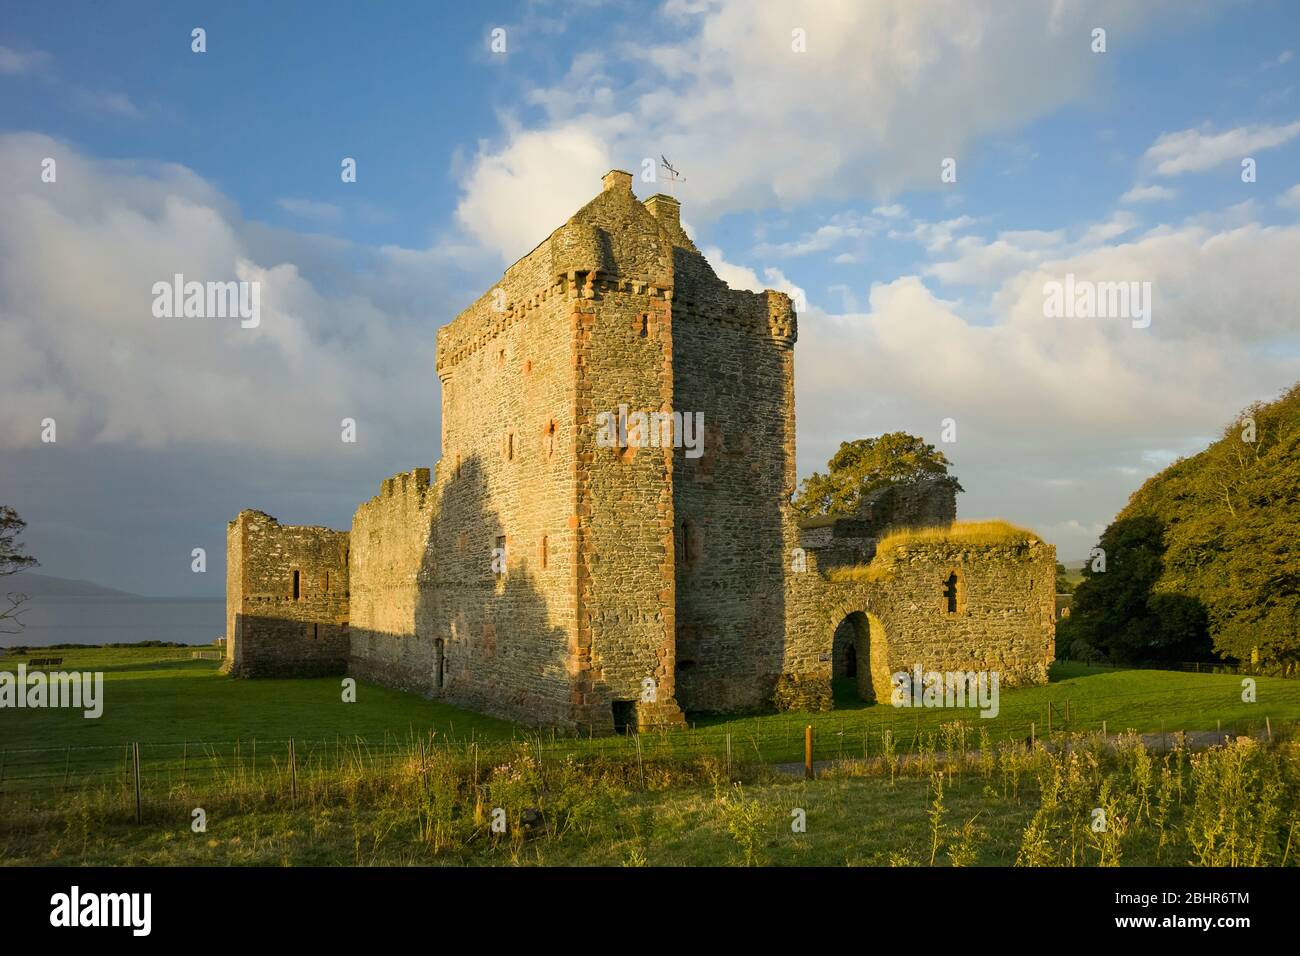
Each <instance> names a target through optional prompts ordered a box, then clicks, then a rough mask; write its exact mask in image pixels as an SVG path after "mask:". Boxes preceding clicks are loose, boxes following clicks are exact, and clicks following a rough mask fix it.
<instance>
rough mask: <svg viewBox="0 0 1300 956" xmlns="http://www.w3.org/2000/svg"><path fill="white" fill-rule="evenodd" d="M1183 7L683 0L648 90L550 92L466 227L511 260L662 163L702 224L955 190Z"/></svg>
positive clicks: (562, 87) (593, 71)
mask: <svg viewBox="0 0 1300 956" xmlns="http://www.w3.org/2000/svg"><path fill="white" fill-rule="evenodd" d="M1176 7H1177V4H1176V3H1174V2H1173V0H1160V2H1152V3H1144V4H1132V3H1129V2H1127V0H1100V2H1098V3H1094V4H1091V5H1090V6H1089V7H1088V8H1084V7H1083V6H1082V5H1080V4H1074V3H1055V4H1051V5H1048V4H1034V3H1026V4H1016V5H1011V6H1007V5H997V6H996V8H994V7H993V6H982V5H977V4H962V3H953V2H949V0H880V2H875V3H857V2H803V3H782V4H753V3H748V2H741V0H715V2H711V3H698V4H695V3H691V4H686V3H676V4H673V5H671V6H670V8H668V9H666V10H665V13H667V14H668V15H669V16H670V17H671V18H672V19H673V20H674V21H675V23H674V26H675V30H674V31H673V32H674V34H676V35H682V34H684V39H678V38H677V36H675V37H674V40H675V42H674V43H673V44H671V45H668V44H656V43H654V42H646V43H641V44H627V45H625V46H623V47H621V48H620V49H619V53H620V55H621V57H622V58H623V59H625V60H632V61H635V63H636V64H638V65H639V66H641V67H644V68H645V69H640V70H636V71H634V72H635V73H636V78H635V79H633V80H630V81H627V82H624V83H623V84H622V85H620V86H619V87H618V88H616V89H614V90H613V91H612V94H609V93H607V92H606V91H609V89H610V85H609V84H608V83H606V82H605V81H604V79H605V78H604V76H603V74H602V72H601V70H600V68H599V67H598V65H597V64H596V62H595V61H591V60H588V61H584V66H583V68H582V69H581V70H578V71H576V72H575V73H572V74H571V75H569V76H567V77H566V78H565V79H564V80H562V81H560V82H559V83H557V84H556V85H555V86H554V87H551V88H547V89H544V90H541V91H538V92H537V94H536V95H535V96H534V97H533V99H534V102H537V103H540V104H542V105H543V106H544V107H545V109H546V110H547V116H546V119H545V120H544V121H543V122H541V123H540V124H533V125H532V126H525V125H519V124H514V125H511V126H509V127H508V128H507V130H506V131H505V135H504V138H503V141H501V142H498V143H484V144H482V145H481V146H480V149H479V151H478V153H477V155H476V156H475V157H474V158H473V160H472V161H471V168H470V171H469V173H468V174H467V175H466V177H465V178H464V182H463V188H464V190H465V196H464V199H463V201H462V203H461V206H460V209H459V211H458V212H459V216H460V218H461V221H462V222H463V223H464V224H465V226H466V227H467V228H468V229H469V231H470V232H471V233H472V234H473V235H475V236H477V237H479V238H480V239H481V240H482V241H483V242H485V243H488V244H491V245H493V246H494V248H497V249H498V250H500V252H501V254H502V255H503V256H504V257H505V258H507V259H510V258H513V257H514V256H517V255H518V254H520V253H521V252H526V251H527V249H528V248H530V245H529V243H530V242H532V243H535V242H537V241H538V240H540V239H541V238H543V237H544V236H545V235H546V233H547V231H548V230H550V229H552V228H554V226H555V225H556V223H557V222H558V221H560V220H562V218H563V217H564V216H566V215H569V214H570V213H571V212H572V210H573V209H574V208H575V207H576V205H577V204H578V203H580V202H582V201H584V200H586V199H588V198H590V196H591V195H592V194H593V193H594V188H593V184H594V183H595V182H596V180H595V177H598V176H599V175H600V174H601V173H603V172H604V171H605V169H606V168H608V167H609V166H611V165H613V166H621V167H624V168H628V169H633V170H634V171H635V169H637V168H638V164H639V163H640V161H641V159H642V158H643V157H658V156H659V155H660V154H661V153H662V154H665V155H667V156H669V157H670V158H671V159H672V160H673V161H674V163H675V164H677V165H678V166H679V168H681V169H682V171H683V173H684V174H685V175H686V177H687V184H686V185H685V187H683V189H682V197H683V201H684V204H685V206H686V208H687V209H688V210H690V213H691V214H692V215H693V216H695V217H697V218H699V219H711V218H714V217H716V216H718V215H721V214H723V213H726V212H730V211H737V210H751V209H756V208H765V207H769V206H782V207H788V206H791V205H794V204H798V203H800V202H804V201H806V200H810V199H813V198H817V199H819V200H825V199H834V198H848V197H860V196H862V195H864V194H865V195H875V196H878V197H880V198H882V199H883V198H885V197H888V196H891V195H896V194H897V193H898V192H900V191H901V190H903V189H905V188H911V187H920V188H937V187H938V186H939V165H940V161H941V160H942V159H943V158H945V157H954V158H957V159H958V161H959V164H960V162H961V160H962V158H963V157H965V156H966V155H967V154H968V147H970V146H971V145H972V144H973V143H974V142H975V141H976V140H977V139H978V138H979V137H981V136H984V135H986V134H988V133H990V132H999V133H1001V132H1004V131H1006V130H1008V129H1012V128H1015V127H1017V126H1019V125H1022V124H1024V123H1026V122H1028V121H1030V120H1032V119H1034V118H1036V117H1039V116H1042V115H1045V114H1047V113H1049V112H1050V111H1052V110H1053V109H1055V108H1056V107H1058V106H1060V105H1061V104H1063V103H1066V102H1070V101H1074V100H1077V99H1079V98H1081V97H1083V96H1084V95H1085V94H1086V93H1087V92H1088V91H1089V90H1090V88H1091V87H1092V85H1093V82H1094V78H1095V77H1096V76H1097V75H1098V72H1099V71H1100V70H1101V69H1103V64H1102V61H1103V60H1104V59H1105V58H1104V57H1097V56H1095V55H1094V54H1092V53H1091V52H1090V51H1089V49H1088V44H1087V42H1086V38H1087V37H1088V35H1089V31H1090V30H1091V28H1092V26H1093V25H1094V23H1095V22H1106V23H1107V24H1108V26H1109V27H1110V29H1111V30H1112V31H1125V32H1126V33H1128V34H1130V35H1131V34H1132V33H1133V32H1135V31H1137V30H1140V29H1142V28H1143V27H1145V26H1146V25H1147V24H1149V23H1152V22H1160V19H1161V17H1162V15H1163V14H1164V13H1165V12H1166V11H1168V10H1171V9H1175V8H1176ZM791 24H798V25H799V26H801V27H802V28H803V29H805V30H806V32H807V39H808V47H807V52H806V53H794V52H792V51H791V48H790V31H791ZM1081 37H1082V38H1084V40H1081V39H1080V38H1081ZM604 42H605V40H604V38H603V37H601V36H599V35H597V36H595V37H594V38H593V40H592V45H593V46H594V45H596V44H598V43H604ZM580 53H581V51H580ZM1025 76H1034V77H1035V82H1033V83H1031V84H1026V83H1025V82H1024V77H1025ZM597 78H599V81H597ZM813 144H815V147H814V145H813ZM882 208H889V207H882ZM882 215H883V213H882Z"/></svg>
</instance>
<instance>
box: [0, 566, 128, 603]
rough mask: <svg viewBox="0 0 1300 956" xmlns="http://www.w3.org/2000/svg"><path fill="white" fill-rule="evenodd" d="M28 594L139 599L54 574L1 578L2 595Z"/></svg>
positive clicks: (14, 575) (19, 573) (27, 572)
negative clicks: (57, 576)
mask: <svg viewBox="0 0 1300 956" xmlns="http://www.w3.org/2000/svg"><path fill="white" fill-rule="evenodd" d="M10 593H18V594H26V595H27V596H28V597H139V596H140V595H138V594H132V593H130V592H129V591H119V590H117V589H116V588H106V587H104V586H103V585H102V584H95V583H94V582H93V581H81V580H78V579H74V578H56V577H55V576H54V575H52V574H36V573H35V572H33V571H19V572H18V573H17V574H11V575H9V576H8V577H3V578H0V594H10Z"/></svg>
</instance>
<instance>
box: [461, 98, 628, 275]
mask: <svg viewBox="0 0 1300 956" xmlns="http://www.w3.org/2000/svg"><path fill="white" fill-rule="evenodd" d="M609 157H610V153H609V149H608V147H607V146H606V145H605V143H604V142H603V141H602V140H601V139H600V138H599V137H598V136H597V135H596V134H595V133H593V132H592V131H590V130H588V129H584V128H583V127H582V125H581V124H577V123H575V124H572V125H568V126H562V127H558V128H555V129H547V130H540V131H523V130H520V131H518V132H516V133H515V134H514V135H513V136H512V137H511V140H510V143H509V145H508V146H507V147H506V149H504V150H502V151H501V152H497V153H486V152H485V153H480V155H479V157H478V159H477V160H476V161H475V163H474V165H473V168H472V169H471V170H470V171H469V173H468V175H467V176H466V178H465V181H464V183H463V187H464V190H465V195H464V198H462V200H461V202H460V205H459V206H458V207H457V209H456V217H457V219H458V220H459V221H460V223H461V225H462V226H464V227H465V229H466V230H467V231H468V232H469V233H470V234H471V235H473V236H475V237H476V238H477V239H478V240H479V241H480V242H482V243H483V244H484V245H486V246H488V247H489V248H492V249H494V250H496V251H498V252H499V254H500V255H501V258H502V259H503V260H504V261H506V262H513V261H514V260H516V259H518V258H519V257H520V256H523V255H526V254H527V253H528V252H529V251H530V250H531V249H533V248H534V247H535V246H536V245H537V244H538V243H539V242H541V241H542V240H543V239H545V238H546V237H547V236H548V235H550V233H551V230H553V229H555V228H556V227H557V226H559V225H560V224H561V223H563V222H565V221H566V220H567V219H568V218H569V217H570V216H572V215H573V214H574V212H575V211H577V210H578V209H579V208H580V207H581V206H582V205H583V204H584V203H586V202H587V201H588V200H589V199H591V198H592V197H593V196H595V195H596V193H597V192H598V191H599V190H600V177H601V176H603V175H604V174H605V173H606V172H608V171H609V170H610V168H611V167H612V166H613V165H614V164H613V163H612V162H611V160H610V158H609ZM624 165H625V166H626V165H627V163H626V162H625V163H624ZM638 169H639V167H638Z"/></svg>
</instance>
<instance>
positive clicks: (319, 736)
mask: <svg viewBox="0 0 1300 956" xmlns="http://www.w3.org/2000/svg"><path fill="white" fill-rule="evenodd" d="M60 653H61V655H62V656H63V664H62V665H61V666H60V668H59V669H61V670H65V671H68V670H88V671H102V672H103V673H104V696H105V704H104V712H103V715H102V716H101V717H100V718H98V719H95V720H87V719H85V718H84V717H83V716H82V714H81V712H80V711H74V710H67V709H38V710H8V709H6V710H0V747H3V748H4V749H5V750H8V751H11V752H12V751H16V750H27V749H44V748H68V747H72V748H79V747H92V746H96V745H103V746H113V747H118V746H121V745H124V744H127V743H130V742H141V743H146V744H163V743H177V744H178V743H181V742H185V741H188V742H191V743H196V744H197V743H204V742H207V743H214V742H230V741H236V740H238V741H251V740H254V739H265V740H285V739H287V738H289V737H296V738H298V739H300V740H327V739H333V738H336V737H344V738H358V737H359V738H361V739H362V740H364V741H367V742H369V743H372V744H373V743H380V742H382V741H384V740H385V739H407V738H409V737H411V736H412V735H413V734H414V735H419V736H426V735H427V734H428V733H429V732H430V731H433V732H434V733H435V735H436V736H437V737H439V738H442V739H449V740H457V741H468V740H470V739H474V740H480V741H492V740H510V739H512V738H518V737H520V736H523V735H526V734H527V733H528V732H527V731H526V730H525V729H524V728H522V727H520V726H519V725H516V724H512V723H509V722H507V721H503V720H497V719H494V718H491V717H486V716H483V715H480V714H475V713H471V712H469V711H465V710H460V709H458V708H455V707H451V706H448V705H446V704H443V703H441V702H439V701H434V700H425V699H423V698H421V697H418V696H416V695H413V694H406V693H402V692H399V691H394V690H389V689H387V688H383V687H379V686H375V685H370V684H364V683H363V684H361V685H360V686H359V688H358V692H357V700H356V702H355V703H344V702H343V700H342V695H341V688H340V681H339V679H338V678H316V679H301V680H240V679H235V678H230V677H226V676H223V675H221V674H219V673H218V664H217V662H215V661H199V660H190V659H188V658H178V657H177V656H175V655H176V653H177V652H176V651H173V650H169V649H157V648H148V649H136V648H119V649H88V650H70V651H62V652H60ZM181 653H184V652H183V651H182V652H181ZM168 655H172V656H170V657H169V656H168ZM15 666H16V661H15V660H14V659H13V658H5V657H0V670H4V669H7V670H11V671H12V670H13V669H14V667H15ZM1254 680H1255V681H1256V688H1257V690H1256V702H1255V703H1246V702H1243V701H1242V678H1241V677H1238V676H1235V675H1231V674H1196V673H1185V672H1176V671H1155V670H1124V671H1115V670H1111V669H1106V668H1094V667H1088V666H1086V665H1081V664H1074V663H1068V662H1067V663H1059V664H1056V665H1054V666H1053V668H1052V681H1051V683H1049V684H1047V685H1044V686H1041V687H1030V688H1023V689H1018V690H1003V691H1002V693H1001V695H1000V708H999V713H998V715H997V716H996V717H994V718H991V719H981V718H978V717H977V716H976V713H977V712H976V711H973V710H965V711H954V710H952V709H943V708H934V709H919V710H913V709H908V708H895V707H890V706H884V705H880V704H867V703H864V702H862V701H860V700H856V699H855V698H854V696H853V693H852V689H851V687H849V686H847V685H846V684H844V683H843V682H837V686H836V709H835V710H833V711H829V712H824V713H811V714H804V713H796V714H788V713H786V714H759V715H753V716H697V717H693V719H692V724H693V727H694V733H695V734H697V735H704V736H708V737H709V738H710V739H714V738H717V737H720V736H722V735H725V734H728V733H729V734H731V735H732V737H733V738H734V739H735V741H736V745H737V746H740V745H742V743H743V742H745V741H756V742H757V746H758V747H759V748H760V749H762V748H765V747H766V748H768V749H769V750H770V749H772V748H774V747H775V748H777V749H780V750H781V751H782V754H775V753H773V754H772V756H773V757H774V758H776V757H781V756H784V751H785V749H786V748H785V747H784V745H783V744H782V741H784V740H788V741H790V742H793V744H794V745H795V750H796V754H795V755H796V756H797V755H798V752H800V751H801V749H802V740H803V728H804V726H805V725H806V724H809V723H811V724H812V725H813V727H814V731H815V734H816V738H817V741H818V746H819V748H826V749H825V750H822V751H821V752H820V753H819V756H822V755H825V756H837V755H839V753H840V752H841V751H843V753H844V754H845V755H848V756H852V755H854V754H859V755H860V752H861V751H862V749H863V746H864V738H865V746H866V747H868V748H870V747H871V746H872V740H873V739H875V738H878V737H879V735H880V733H881V732H882V731H883V730H885V729H887V728H888V729H891V730H893V732H894V736H895V737H899V738H902V737H906V736H910V735H913V734H915V733H917V732H918V731H926V730H929V731H935V730H937V729H938V728H939V727H940V726H941V725H942V724H944V723H947V722H949V721H951V720H953V719H955V718H958V717H960V718H962V719H969V720H972V721H973V722H974V723H976V724H979V725H980V726H984V727H986V728H987V729H988V731H989V733H990V735H991V736H992V738H993V739H994V740H1003V739H1024V738H1025V737H1027V736H1029V733H1030V726H1031V724H1032V725H1033V728H1034V732H1035V733H1036V734H1038V735H1042V734H1045V733H1047V731H1048V725H1049V720H1050V722H1051V728H1052V729H1053V730H1059V729H1063V727H1064V729H1070V730H1088V731H1093V730H1100V729H1102V725H1103V722H1104V723H1105V726H1106V728H1107V729H1108V730H1109V731H1110V732H1112V733H1116V732H1120V731H1124V730H1136V731H1139V732H1149V733H1156V732H1171V733H1172V732H1174V731H1178V730H1214V729H1216V728H1222V729H1224V730H1233V731H1237V732H1242V733H1247V732H1251V731H1253V730H1256V729H1259V728H1262V727H1263V726H1264V722H1265V718H1266V717H1267V718H1269V719H1270V720H1271V721H1272V722H1274V723H1289V722H1292V721H1295V720H1297V719H1300V681H1289V680H1284V679H1281V678H1270V677H1258V678H1254ZM1049 705H1050V716H1049ZM1067 707H1068V715H1069V720H1068V723H1067V722H1066V713H1067ZM673 736H676V737H690V736H691V734H689V733H688V734H679V735H673Z"/></svg>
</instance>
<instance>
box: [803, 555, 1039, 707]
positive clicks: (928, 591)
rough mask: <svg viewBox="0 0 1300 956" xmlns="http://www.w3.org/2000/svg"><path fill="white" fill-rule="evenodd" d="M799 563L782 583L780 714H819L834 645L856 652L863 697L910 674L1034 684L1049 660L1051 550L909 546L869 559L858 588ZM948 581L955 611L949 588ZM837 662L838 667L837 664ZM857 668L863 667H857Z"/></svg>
mask: <svg viewBox="0 0 1300 956" xmlns="http://www.w3.org/2000/svg"><path fill="white" fill-rule="evenodd" d="M822 557H823V554H822V553H820V552H817V551H810V552H809V553H808V571H807V572H805V573H803V574H792V575H791V576H790V595H791V614H790V615H789V617H788V618H787V638H786V639H787V660H788V661H789V662H790V667H789V669H790V671H791V674H790V677H789V679H788V680H787V681H786V683H785V685H784V686H783V688H782V694H781V695H779V696H778V704H779V705H783V706H788V707H805V708H810V709H827V708H829V706H830V685H829V682H830V679H831V675H832V670H833V667H834V666H835V658H836V652H837V651H840V652H841V653H842V648H841V647H837V644H839V642H837V641H836V638H835V635H836V632H837V631H839V632H840V635H841V638H843V637H844V636H845V635H846V633H849V634H850V639H851V640H852V639H853V638H854V637H857V638H859V639H865V640H864V642H863V643H860V644H858V646H857V647H856V653H855V656H856V659H857V661H858V669H859V674H862V675H863V676H864V681H861V682H860V683H859V687H860V689H861V691H862V692H863V695H864V696H866V697H867V698H868V699H871V698H872V695H873V694H874V696H875V698H876V699H879V696H880V694H881V693H882V692H887V690H888V686H889V685H888V678H889V675H890V674H893V673H895V672H898V671H906V670H910V669H911V668H912V667H914V666H915V665H917V664H920V665H922V667H923V668H924V669H925V670H937V671H970V670H975V671H997V672H998V674H999V681H1000V684H1001V686H1002V687H1017V686H1024V685H1028V684H1037V683H1043V682H1045V681H1046V680H1047V671H1048V667H1049V666H1050V664H1051V662H1052V660H1053V657H1054V634H1055V620H1054V618H1055V614H1054V606H1055V590H1056V587H1055V581H1056V549H1055V548H1053V547H1052V546H1051V545H1048V544H1045V543H1044V542H1042V541H1039V540H1038V539H1036V538H1033V539H1029V540H1026V541H1024V542H1022V543H1016V544H996V545H993V544H989V545H974V544H969V543H966V542H962V541H959V540H939V541H921V542H910V543H906V544H904V545H902V546H900V547H897V548H894V549H893V550H892V553H890V554H878V555H877V556H876V557H875V559H874V560H873V561H872V563H871V564H870V565H869V566H868V567H869V568H870V571H871V573H870V575H869V578H868V579H866V580H848V581H837V580H830V579H829V578H828V577H827V576H826V575H825V574H824V573H823V572H824V571H825V570H827V569H826V567H825V566H824V565H823V566H822V567H821V568H819V567H818V560H819V559H820V558H822ZM953 575H955V576H956V609H955V611H952V612H950V611H949V598H948V591H949V584H948V582H949V579H950V576H953ZM841 660H842V658H841ZM864 662H865V663H867V664H868V666H867V667H865V668H864V667H863V666H862V665H863V663H864Z"/></svg>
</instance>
